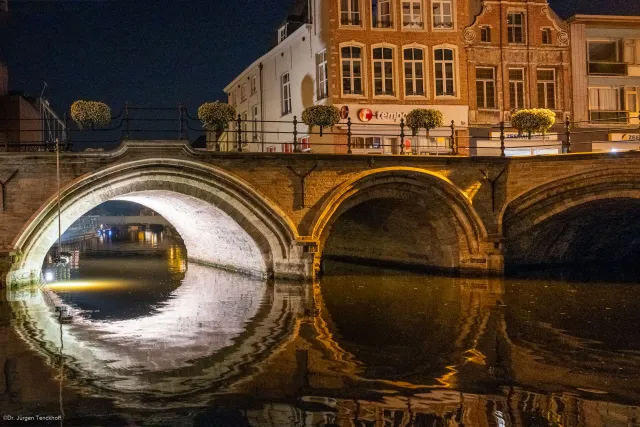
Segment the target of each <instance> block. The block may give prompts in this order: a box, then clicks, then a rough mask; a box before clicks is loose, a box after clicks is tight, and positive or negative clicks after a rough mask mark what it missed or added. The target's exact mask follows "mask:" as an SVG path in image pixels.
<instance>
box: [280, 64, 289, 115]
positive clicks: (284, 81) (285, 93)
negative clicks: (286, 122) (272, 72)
mask: <svg viewBox="0 0 640 427" xmlns="http://www.w3.org/2000/svg"><path fill="white" fill-rule="evenodd" d="M281 95H282V115H283V116H285V115H287V114H289V113H291V80H290V79H289V73H285V74H283V75H282V77H281Z"/></svg>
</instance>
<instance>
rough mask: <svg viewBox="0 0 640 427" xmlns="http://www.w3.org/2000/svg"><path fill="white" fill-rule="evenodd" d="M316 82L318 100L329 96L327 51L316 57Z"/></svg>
mask: <svg viewBox="0 0 640 427" xmlns="http://www.w3.org/2000/svg"><path fill="white" fill-rule="evenodd" d="M316 82H317V83H318V88H317V91H318V99H319V100H320V99H324V98H326V97H328V96H329V77H328V73H327V51H326V50H323V51H322V52H320V53H318V54H317V55H316Z"/></svg>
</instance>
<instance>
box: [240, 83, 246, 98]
mask: <svg viewBox="0 0 640 427" xmlns="http://www.w3.org/2000/svg"><path fill="white" fill-rule="evenodd" d="M246 100H247V84H246V83H244V84H243V85H242V86H241V87H240V101H242V102H244V101H246Z"/></svg>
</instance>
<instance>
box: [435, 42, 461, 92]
mask: <svg viewBox="0 0 640 427" xmlns="http://www.w3.org/2000/svg"><path fill="white" fill-rule="evenodd" d="M455 57H456V55H455V51H454V50H453V49H448V48H436V49H435V51H434V54H433V59H434V68H435V82H436V96H456V70H457V66H456V60H455Z"/></svg>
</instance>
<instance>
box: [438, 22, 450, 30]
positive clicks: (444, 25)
mask: <svg viewBox="0 0 640 427" xmlns="http://www.w3.org/2000/svg"><path fill="white" fill-rule="evenodd" d="M433 28H437V29H447V30H450V29H451V28H453V22H434V23H433Z"/></svg>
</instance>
